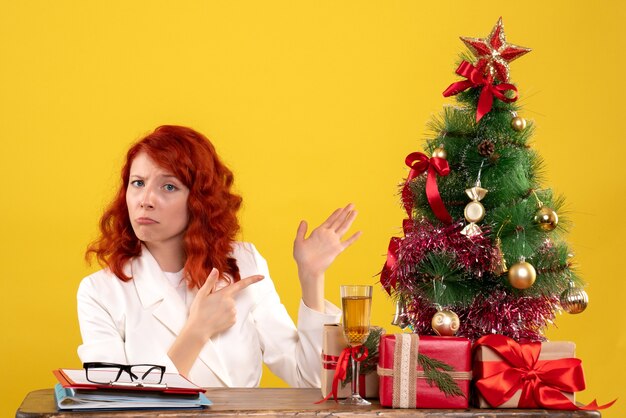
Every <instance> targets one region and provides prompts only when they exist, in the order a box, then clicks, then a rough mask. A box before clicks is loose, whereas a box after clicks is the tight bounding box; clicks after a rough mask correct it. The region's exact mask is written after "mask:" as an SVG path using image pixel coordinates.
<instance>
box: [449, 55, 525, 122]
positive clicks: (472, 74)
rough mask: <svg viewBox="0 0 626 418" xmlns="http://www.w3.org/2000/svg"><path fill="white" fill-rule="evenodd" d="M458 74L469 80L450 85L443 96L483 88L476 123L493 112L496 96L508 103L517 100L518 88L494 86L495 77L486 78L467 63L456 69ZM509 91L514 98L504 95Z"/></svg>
mask: <svg viewBox="0 0 626 418" xmlns="http://www.w3.org/2000/svg"><path fill="white" fill-rule="evenodd" d="M456 73H457V74H458V75H460V76H463V77H465V78H466V79H467V80H463V81H457V82H455V83H452V84H450V85H449V86H448V88H447V89H446V90H445V91H444V92H443V96H444V97H449V96H454V95H455V94H459V93H460V92H462V91H464V90H467V89H469V88H470V87H480V86H483V89H482V91H481V92H480V97H479V98H478V106H477V108H476V122H478V121H480V120H481V119H482V117H483V116H485V115H486V114H487V113H489V112H490V111H491V106H492V105H493V98H494V96H495V98H496V99H498V100H500V101H503V102H506V103H511V102H514V101H516V100H517V87H515V86H514V85H513V84H509V83H500V84H498V85H494V84H493V77H491V75H489V76H487V77H486V78H485V76H483V75H482V73H481V71H480V70H478V69H477V68H476V67H474V66H473V65H472V64H470V63H469V62H467V61H463V62H462V63H461V64H460V65H459V68H457V69H456ZM507 90H508V91H512V92H513V93H514V96H513V97H507V96H505V95H504V93H505V92H506V91H507Z"/></svg>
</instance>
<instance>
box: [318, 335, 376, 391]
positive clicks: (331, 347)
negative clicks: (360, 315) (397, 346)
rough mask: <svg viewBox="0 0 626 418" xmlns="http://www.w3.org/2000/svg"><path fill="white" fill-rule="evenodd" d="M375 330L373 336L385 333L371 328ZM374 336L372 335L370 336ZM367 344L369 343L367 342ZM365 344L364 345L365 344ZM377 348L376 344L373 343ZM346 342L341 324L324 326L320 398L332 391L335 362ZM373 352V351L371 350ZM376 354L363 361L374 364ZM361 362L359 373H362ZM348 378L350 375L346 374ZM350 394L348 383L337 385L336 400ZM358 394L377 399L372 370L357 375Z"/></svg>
mask: <svg viewBox="0 0 626 418" xmlns="http://www.w3.org/2000/svg"><path fill="white" fill-rule="evenodd" d="M372 328H373V330H376V333H375V335H380V334H383V333H384V332H385V331H384V330H383V329H381V328H379V327H372ZM372 336H374V335H372ZM368 342H369V341H368ZM368 342H366V345H367V343H368ZM375 346H376V347H377V346H378V342H375ZM348 347H349V345H348V341H347V340H346V337H345V336H344V335H343V328H342V326H341V324H326V325H324V335H323V340H322V396H326V395H327V394H329V393H330V392H331V391H332V386H333V379H334V378H335V373H336V369H337V361H338V360H339V357H340V356H341V353H342V352H343V351H344V350H345V349H346V348H348ZM372 351H374V350H372ZM376 360H377V358H376V353H375V352H373V353H369V354H368V358H367V359H366V360H365V361H369V362H372V361H373V362H374V364H375V362H376ZM363 364H364V363H363V362H361V371H364V367H363ZM347 376H350V377H349V378H351V376H352V375H351V373H348V374H347ZM351 394H352V384H351V383H350V382H347V383H343V382H339V383H338V385H337V398H346V397H348V396H350V395H351ZM359 394H360V395H361V397H363V398H377V397H378V376H377V375H376V369H375V368H374V369H373V370H371V371H370V372H369V373H366V374H360V375H359Z"/></svg>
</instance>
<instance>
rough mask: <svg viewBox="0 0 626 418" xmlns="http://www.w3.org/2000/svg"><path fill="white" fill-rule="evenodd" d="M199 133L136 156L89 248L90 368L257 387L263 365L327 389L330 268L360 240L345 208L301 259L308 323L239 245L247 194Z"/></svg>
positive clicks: (173, 136)
mask: <svg viewBox="0 0 626 418" xmlns="http://www.w3.org/2000/svg"><path fill="white" fill-rule="evenodd" d="M232 183H233V175H232V173H231V172H230V171H229V170H228V168H226V167H225V166H224V165H223V164H222V163H221V161H220V160H219V158H218V156H217V154H216V152H215V149H214V148H213V146H212V145H211V143H210V142H209V141H208V140H207V139H206V138H205V137H204V136H203V135H202V134H200V133H198V132H196V131H194V130H192V129H189V128H185V127H180V126H161V127H159V128H157V129H156V130H155V131H154V132H153V133H151V134H149V135H148V136H146V137H145V138H143V139H142V140H140V141H139V142H138V143H136V144H135V145H133V146H132V147H131V149H130V150H129V151H128V153H127V157H126V163H125V165H124V167H123V169H122V185H121V188H120V189H119V191H118V193H117V196H116V197H115V199H114V200H113V202H112V203H111V205H110V206H109V208H108V209H107V210H106V211H105V213H104V215H103V217H102V219H101V222H100V229H101V236H100V237H99V238H98V239H97V240H96V241H95V242H94V243H92V244H91V245H90V246H89V247H88V249H87V257H90V256H92V255H95V256H96V257H97V259H98V260H99V262H100V263H101V264H102V265H103V266H104V267H105V268H104V269H103V270H100V271H98V272H96V273H94V274H92V275H90V276H88V277H86V278H85V279H83V281H82V282H81V284H80V287H79V290H78V317H79V322H80V329H81V334H82V337H83V344H82V345H81V346H79V348H78V354H79V356H80V358H81V360H82V361H83V362H91V361H99V362H114V363H122V364H138V363H151V364H161V365H165V366H166V368H167V371H168V372H178V373H180V374H182V375H184V376H187V377H188V378H189V379H190V380H191V381H193V382H194V383H196V384H198V385H200V386H204V387H211V386H231V387H254V386H257V385H258V384H259V381H260V378H261V372H262V363H263V362H265V364H267V365H268V367H269V368H270V369H271V370H272V371H273V372H274V373H275V374H276V375H278V376H279V377H281V378H282V379H283V380H285V381H286V382H287V383H288V384H290V385H291V386H297V387H302V386H304V387H306V386H310V387H319V385H320V381H319V375H320V367H321V366H320V355H321V337H322V327H323V324H325V323H331V322H338V320H339V316H340V311H339V309H337V308H336V307H335V306H334V305H332V304H330V303H329V302H327V301H325V300H324V296H323V295H324V272H325V271H326V269H327V268H328V267H329V266H330V264H331V263H332V262H333V260H334V259H335V257H337V256H338V255H339V254H340V253H341V252H342V251H343V250H344V249H345V248H347V247H348V246H350V245H351V244H352V243H353V242H354V241H355V240H356V239H357V238H358V237H359V234H360V233H358V232H357V233H356V234H354V235H352V236H351V237H350V238H348V239H347V240H345V241H342V240H341V239H342V236H343V235H344V234H345V233H346V231H347V230H348V229H349V228H350V225H351V224H352V222H353V221H354V218H355V217H356V211H355V210H353V206H352V205H348V206H346V207H345V208H343V209H338V210H336V211H335V212H334V213H333V214H332V215H331V216H330V217H329V218H328V219H327V220H326V221H325V222H324V223H323V224H322V225H320V226H319V227H318V228H316V229H315V230H313V231H312V233H311V234H310V236H309V237H308V238H305V235H306V232H307V224H306V222H304V221H303V222H301V223H300V226H299V227H298V231H297V233H296V239H295V242H294V252H293V253H294V258H295V260H296V263H297V266H298V275H299V278H300V285H301V289H302V301H301V303H300V309H299V313H298V319H299V321H298V327H297V328H296V326H295V325H294V324H293V321H292V320H291V318H290V317H289V315H288V314H287V311H286V309H285V307H284V306H283V305H282V304H281V302H280V299H279V297H278V294H277V293H276V290H275V288H274V284H273V282H272V280H271V278H270V276H269V272H268V268H267V263H266V262H265V260H264V259H263V257H261V255H260V254H259V253H258V252H257V250H256V249H255V247H254V246H253V245H252V244H249V243H242V242H235V235H236V233H237V231H238V229H239V225H238V222H237V218H236V212H237V210H238V209H239V206H240V204H241V198H240V197H239V196H237V195H235V194H233V193H232V192H231V186H232Z"/></svg>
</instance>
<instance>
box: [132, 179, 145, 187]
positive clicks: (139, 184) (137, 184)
mask: <svg viewBox="0 0 626 418" xmlns="http://www.w3.org/2000/svg"><path fill="white" fill-rule="evenodd" d="M130 184H132V185H133V186H135V187H143V180H133V181H131V182H130Z"/></svg>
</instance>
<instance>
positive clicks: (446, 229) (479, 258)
mask: <svg viewBox="0 0 626 418" xmlns="http://www.w3.org/2000/svg"><path fill="white" fill-rule="evenodd" d="M462 229H463V223H461V222H456V223H453V224H452V225H449V226H443V227H442V226H435V225H433V224H432V223H430V222H429V221H428V220H426V219H421V220H418V221H416V222H415V223H413V224H409V225H407V227H406V230H405V237H404V238H403V239H402V241H401V243H400V247H399V251H398V263H397V267H396V271H395V272H394V274H395V277H396V280H397V289H399V290H400V291H401V292H408V293H411V292H412V291H414V290H415V284H416V283H415V281H414V273H415V266H418V265H419V264H420V263H421V262H422V260H423V259H424V258H425V257H426V256H427V255H428V254H429V253H432V252H440V253H449V254H453V255H454V259H455V261H456V263H458V264H459V266H462V267H464V268H465V269H466V270H467V272H468V273H470V274H471V275H473V276H476V277H482V276H483V275H484V273H485V272H487V271H489V270H490V268H491V264H492V263H493V259H494V257H493V255H494V248H493V246H492V245H491V241H490V240H489V238H487V237H485V236H484V234H483V235H479V236H476V237H472V238H471V239H468V238H467V237H466V236H465V235H463V234H461V230H462Z"/></svg>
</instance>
